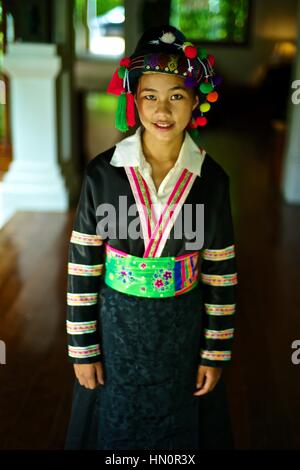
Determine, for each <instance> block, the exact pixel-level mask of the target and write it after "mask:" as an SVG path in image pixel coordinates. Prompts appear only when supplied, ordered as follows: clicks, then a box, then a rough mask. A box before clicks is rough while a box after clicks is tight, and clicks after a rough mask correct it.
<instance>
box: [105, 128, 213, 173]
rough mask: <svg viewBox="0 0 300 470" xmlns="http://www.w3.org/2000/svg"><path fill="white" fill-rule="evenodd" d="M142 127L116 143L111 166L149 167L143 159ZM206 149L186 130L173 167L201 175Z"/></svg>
mask: <svg viewBox="0 0 300 470" xmlns="http://www.w3.org/2000/svg"><path fill="white" fill-rule="evenodd" d="M141 132H142V127H141V126H139V127H138V129H137V130H136V132H135V134H133V135H131V136H129V137H126V138H125V139H123V140H121V142H118V143H117V144H116V149H115V151H114V154H113V156H112V159H111V160H110V164H111V165H113V166H138V167H140V168H145V167H149V163H148V162H147V160H146V159H145V156H144V154H143V149H142V142H141ZM205 154H206V151H205V150H204V149H201V148H199V147H198V146H197V145H196V143H195V142H194V141H193V139H192V138H191V136H190V135H189V133H188V132H186V133H185V138H184V141H183V143H182V146H181V149H180V152H179V155H178V158H177V160H176V163H175V165H174V167H176V168H177V167H179V168H182V169H183V168H186V169H187V170H189V171H190V172H192V173H195V174H196V175H198V176H200V175H201V167H202V164H203V161H204V158H205Z"/></svg>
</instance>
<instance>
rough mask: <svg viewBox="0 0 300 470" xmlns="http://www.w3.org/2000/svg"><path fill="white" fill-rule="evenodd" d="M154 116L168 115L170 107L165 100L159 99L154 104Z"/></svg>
mask: <svg viewBox="0 0 300 470" xmlns="http://www.w3.org/2000/svg"><path fill="white" fill-rule="evenodd" d="M155 114H156V116H164V115H166V116H170V114H171V109H170V104H169V103H168V102H167V101H159V102H157V106H156V112H155Z"/></svg>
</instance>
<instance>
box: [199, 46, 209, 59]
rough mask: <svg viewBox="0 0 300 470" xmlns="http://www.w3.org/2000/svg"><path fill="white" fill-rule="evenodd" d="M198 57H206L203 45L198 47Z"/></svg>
mask: <svg viewBox="0 0 300 470" xmlns="http://www.w3.org/2000/svg"><path fill="white" fill-rule="evenodd" d="M197 50H198V57H199V59H206V57H207V52H206V49H205V48H204V47H198V49H197Z"/></svg>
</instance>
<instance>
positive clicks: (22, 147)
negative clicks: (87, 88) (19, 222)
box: [0, 43, 68, 226]
mask: <svg viewBox="0 0 300 470" xmlns="http://www.w3.org/2000/svg"><path fill="white" fill-rule="evenodd" d="M3 68H4V71H5V72H6V74H7V75H8V76H9V78H10V90H11V92H10V106H11V129H12V144H13V161H12V163H11V165H10V168H9V170H8V172H7V173H6V174H5V175H4V178H3V182H2V184H1V187H0V193H1V194H0V197H1V199H2V214H0V226H1V225H3V224H4V223H5V222H6V221H7V220H8V219H9V218H10V217H11V216H12V215H13V214H14V213H15V212H16V211H19V210H26V211H65V210H66V209H67V207H68V197H67V191H66V188H65V185H64V181H63V178H62V175H61V172H60V167H59V164H58V161H57V157H58V151H57V117H56V112H57V111H56V77H57V74H58V73H59V71H60V68H61V59H60V57H59V56H58V55H57V53H56V45H55V44H30V43H27V44H26V43H14V44H9V45H8V50H7V53H6V55H5V56H4V61H3ZM0 203H1V201H0ZM0 210H1V204H0Z"/></svg>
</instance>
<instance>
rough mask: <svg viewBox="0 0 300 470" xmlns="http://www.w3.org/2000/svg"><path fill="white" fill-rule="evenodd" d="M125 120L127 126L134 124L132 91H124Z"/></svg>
mask: <svg viewBox="0 0 300 470" xmlns="http://www.w3.org/2000/svg"><path fill="white" fill-rule="evenodd" d="M126 121H127V124H128V126H135V109H134V96H133V94H132V93H130V92H128V93H126Z"/></svg>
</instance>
